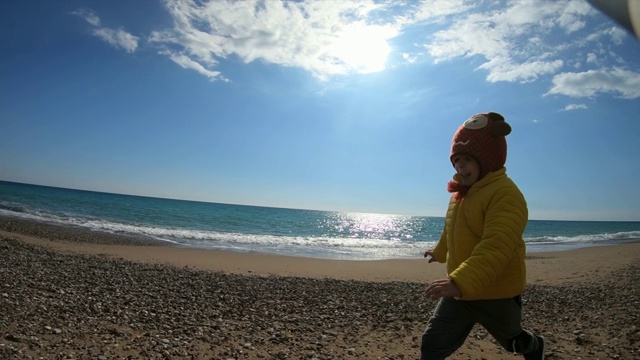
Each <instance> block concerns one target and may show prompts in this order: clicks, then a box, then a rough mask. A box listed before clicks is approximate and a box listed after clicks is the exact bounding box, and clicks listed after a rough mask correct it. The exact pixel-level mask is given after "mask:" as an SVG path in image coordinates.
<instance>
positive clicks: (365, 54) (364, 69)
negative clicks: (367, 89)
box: [333, 24, 391, 74]
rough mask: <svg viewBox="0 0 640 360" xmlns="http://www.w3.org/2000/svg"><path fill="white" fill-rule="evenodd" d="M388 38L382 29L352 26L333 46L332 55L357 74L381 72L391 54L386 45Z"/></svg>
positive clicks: (386, 32) (386, 30)
mask: <svg viewBox="0 0 640 360" xmlns="http://www.w3.org/2000/svg"><path fill="white" fill-rule="evenodd" d="M389 37H391V36H390V35H389V29H387V28H384V27H375V26H366V25H364V24H357V25H352V26H350V27H349V28H347V29H345V30H344V31H343V32H342V33H341V34H340V36H339V38H338V39H337V41H336V42H335V43H334V44H333V45H334V46H333V50H334V51H333V53H334V55H335V56H336V57H337V58H339V59H340V60H342V61H343V62H344V63H345V64H346V65H347V66H349V67H350V68H352V69H355V70H356V71H357V72H359V73H362V74H367V73H373V72H378V71H382V70H384V68H385V64H386V62H387V56H388V55H389V53H390V52H391V48H390V47H389V45H388V44H387V39H388V38H389Z"/></svg>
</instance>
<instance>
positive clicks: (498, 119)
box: [487, 112, 511, 137]
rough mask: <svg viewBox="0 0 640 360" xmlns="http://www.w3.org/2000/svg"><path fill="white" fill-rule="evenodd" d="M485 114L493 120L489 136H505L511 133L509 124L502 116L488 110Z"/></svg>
mask: <svg viewBox="0 0 640 360" xmlns="http://www.w3.org/2000/svg"><path fill="white" fill-rule="evenodd" d="M487 115H488V116H489V119H491V120H493V126H492V128H491V136H493V137H498V136H507V135H509V134H510V133H511V126H510V125H509V124H507V122H506V121H504V116H502V115H500V114H498V113H494V112H490V113H489V114H487Z"/></svg>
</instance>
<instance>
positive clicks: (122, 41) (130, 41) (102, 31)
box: [72, 10, 138, 53]
mask: <svg viewBox="0 0 640 360" xmlns="http://www.w3.org/2000/svg"><path fill="white" fill-rule="evenodd" d="M72 14H73V15H77V16H80V17H81V18H83V19H84V20H85V21H87V22H88V23H89V24H91V25H92V26H93V27H94V29H93V35H95V36H97V37H99V38H100V39H102V40H104V41H106V42H107V43H109V44H110V45H112V46H113V47H115V48H121V49H123V50H125V51H126V52H128V53H133V52H135V51H136V49H137V48H138V37H136V36H133V35H131V34H129V33H128V32H126V31H124V30H122V29H117V30H114V29H110V28H107V27H103V26H100V18H99V17H98V16H97V15H95V14H94V13H93V12H91V11H88V10H77V11H74V12H73V13H72Z"/></svg>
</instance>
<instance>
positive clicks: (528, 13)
mask: <svg viewBox="0 0 640 360" xmlns="http://www.w3.org/2000/svg"><path fill="white" fill-rule="evenodd" d="M0 49H1V53H2V55H0V131H1V133H2V139H3V140H2V141H1V142H0V179H1V180H7V181H16V182H25V183H32V184H41V185H51V186H60V187H67V188H76V189H86V190H96V191H105V192H115V193H125V194H136V195H146V196H154V197H164V198H178V199H189V200H199V201H209V202H221V203H235V204H249V205H262V206H275V207H290V208H305V209H322V210H338V211H358V212H376V213H393V214H410V215H427V216H444V213H445V210H446V206H447V203H448V199H449V196H450V194H448V193H447V191H446V183H447V181H449V180H450V179H451V177H452V175H453V173H454V171H453V168H452V166H451V164H450V162H449V159H448V156H449V150H450V142H451V137H452V136H453V133H454V132H455V130H456V128H457V127H458V126H459V125H460V124H462V122H464V120H466V119H467V118H469V117H470V116H471V115H473V114H475V113H481V112H488V111H495V112H499V113H501V114H502V115H504V116H505V118H506V120H507V122H508V123H509V124H510V125H511V126H512V128H513V131H512V133H511V134H510V135H509V136H508V137H507V141H508V144H509V154H508V159H507V164H506V166H507V172H508V174H509V176H510V177H511V178H513V179H514V180H515V181H516V183H517V184H518V186H519V187H520V189H521V190H522V192H523V193H524V195H525V197H526V198H527V201H528V204H529V211H530V218H532V219H590V220H640V191H638V188H637V184H638V179H639V178H640V161H639V160H640V159H639V154H640V141H639V140H640V122H639V121H638V113H640V66H638V65H639V63H640V43H639V42H638V40H636V38H635V37H634V36H633V35H632V34H630V33H628V32H627V31H625V30H624V29H623V28H622V27H620V26H618V25H617V24H616V23H615V22H613V21H612V20H611V19H610V18H608V17H607V16H606V15H603V14H602V13H600V12H599V11H597V10H595V9H594V8H593V7H592V6H591V5H589V3H587V2H586V1H582V0H570V1H526V0H523V1H504V2H501V1H464V0H448V1H438V2H431V1H429V2H424V3H420V2H398V1H389V2H384V1H382V2H378V1H365V0H362V1H356V2H348V1H300V2H281V1H276V0H270V1H266V2H263V1H228V2H227V1H215V2H211V3H206V2H205V3H201V2H200V1H190V0H166V1H154V0H148V1H119V2H112V1H102V0H100V1H91V0H86V1H75V0H67V1H2V2H0Z"/></svg>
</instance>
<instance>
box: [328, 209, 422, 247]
mask: <svg viewBox="0 0 640 360" xmlns="http://www.w3.org/2000/svg"><path fill="white" fill-rule="evenodd" d="M325 228H326V230H327V231H328V232H329V234H327V235H333V236H343V237H350V238H364V239H381V240H394V241H402V240H411V239H413V237H414V236H413V235H412V234H414V233H415V232H416V231H417V229H416V228H415V224H414V222H413V221H411V217H410V216H402V215H388V214H369V213H335V214H334V216H333V217H331V218H329V219H328V220H327V221H326V223H325Z"/></svg>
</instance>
